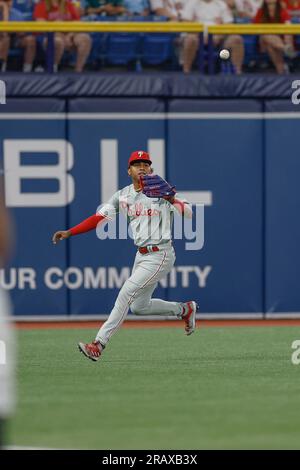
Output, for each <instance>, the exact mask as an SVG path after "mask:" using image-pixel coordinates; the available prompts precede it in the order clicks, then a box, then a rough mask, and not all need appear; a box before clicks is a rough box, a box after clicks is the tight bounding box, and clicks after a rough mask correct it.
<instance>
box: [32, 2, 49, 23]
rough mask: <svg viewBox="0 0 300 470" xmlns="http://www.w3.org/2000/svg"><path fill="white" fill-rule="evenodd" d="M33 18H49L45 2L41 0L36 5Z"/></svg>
mask: <svg viewBox="0 0 300 470" xmlns="http://www.w3.org/2000/svg"><path fill="white" fill-rule="evenodd" d="M33 18H34V19H35V20H37V19H38V18H43V19H44V20H47V18H48V15H47V10H46V4H45V2H39V3H37V5H35V7H34V11H33Z"/></svg>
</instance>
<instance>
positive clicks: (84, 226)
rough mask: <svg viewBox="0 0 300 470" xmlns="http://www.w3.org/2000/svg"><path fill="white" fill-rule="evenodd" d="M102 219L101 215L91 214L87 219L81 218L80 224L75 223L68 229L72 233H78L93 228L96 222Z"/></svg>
mask: <svg viewBox="0 0 300 470" xmlns="http://www.w3.org/2000/svg"><path fill="white" fill-rule="evenodd" d="M104 219H105V217H104V216H103V215H98V214H95V215H91V216H90V217H88V218H87V219H85V220H83V221H82V222H81V223H80V224H78V225H75V227H72V228H70V229H69V230H70V232H71V234H72V235H79V234H80V233H85V232H89V231H90V230H94V229H95V228H96V227H97V225H98V223H99V222H101V220H104Z"/></svg>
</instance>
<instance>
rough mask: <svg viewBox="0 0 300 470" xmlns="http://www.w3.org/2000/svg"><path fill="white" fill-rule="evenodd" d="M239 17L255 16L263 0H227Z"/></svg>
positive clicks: (234, 13)
mask: <svg viewBox="0 0 300 470" xmlns="http://www.w3.org/2000/svg"><path fill="white" fill-rule="evenodd" d="M225 1H226V3H227V5H228V7H229V8H230V10H231V11H232V13H233V16H234V17H237V18H254V17H255V15H256V13H257V11H258V9H259V8H260V7H261V6H262V2H263V0H225Z"/></svg>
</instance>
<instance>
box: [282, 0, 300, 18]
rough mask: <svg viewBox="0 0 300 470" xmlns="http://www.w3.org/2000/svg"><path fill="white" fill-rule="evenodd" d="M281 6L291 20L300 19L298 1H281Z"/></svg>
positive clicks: (299, 1)
mask: <svg viewBox="0 0 300 470" xmlns="http://www.w3.org/2000/svg"><path fill="white" fill-rule="evenodd" d="M283 6H284V7H285V8H286V9H287V11H288V14H289V15H290V17H291V18H300V0H283Z"/></svg>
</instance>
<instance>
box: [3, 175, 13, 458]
mask: <svg viewBox="0 0 300 470" xmlns="http://www.w3.org/2000/svg"><path fill="white" fill-rule="evenodd" d="M2 188H3V185H2V181H1V179H0V269H3V267H4V263H5V261H6V260H7V257H8V252H9V247H10V245H11V229H10V223H9V217H8V213H7V211H6V209H5V205H4V198H3V191H2ZM10 310H11V309H10V303H9V298H8V295H7V293H6V292H5V291H4V290H3V289H2V288H1V285H0V449H2V448H3V446H4V444H5V434H6V433H5V428H6V422H7V420H8V418H9V417H10V416H11V415H12V413H13V412H14V408H15V383H14V380H15V377H14V372H15V338H14V332H13V328H12V326H11V324H10V320H11V318H10Z"/></svg>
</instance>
